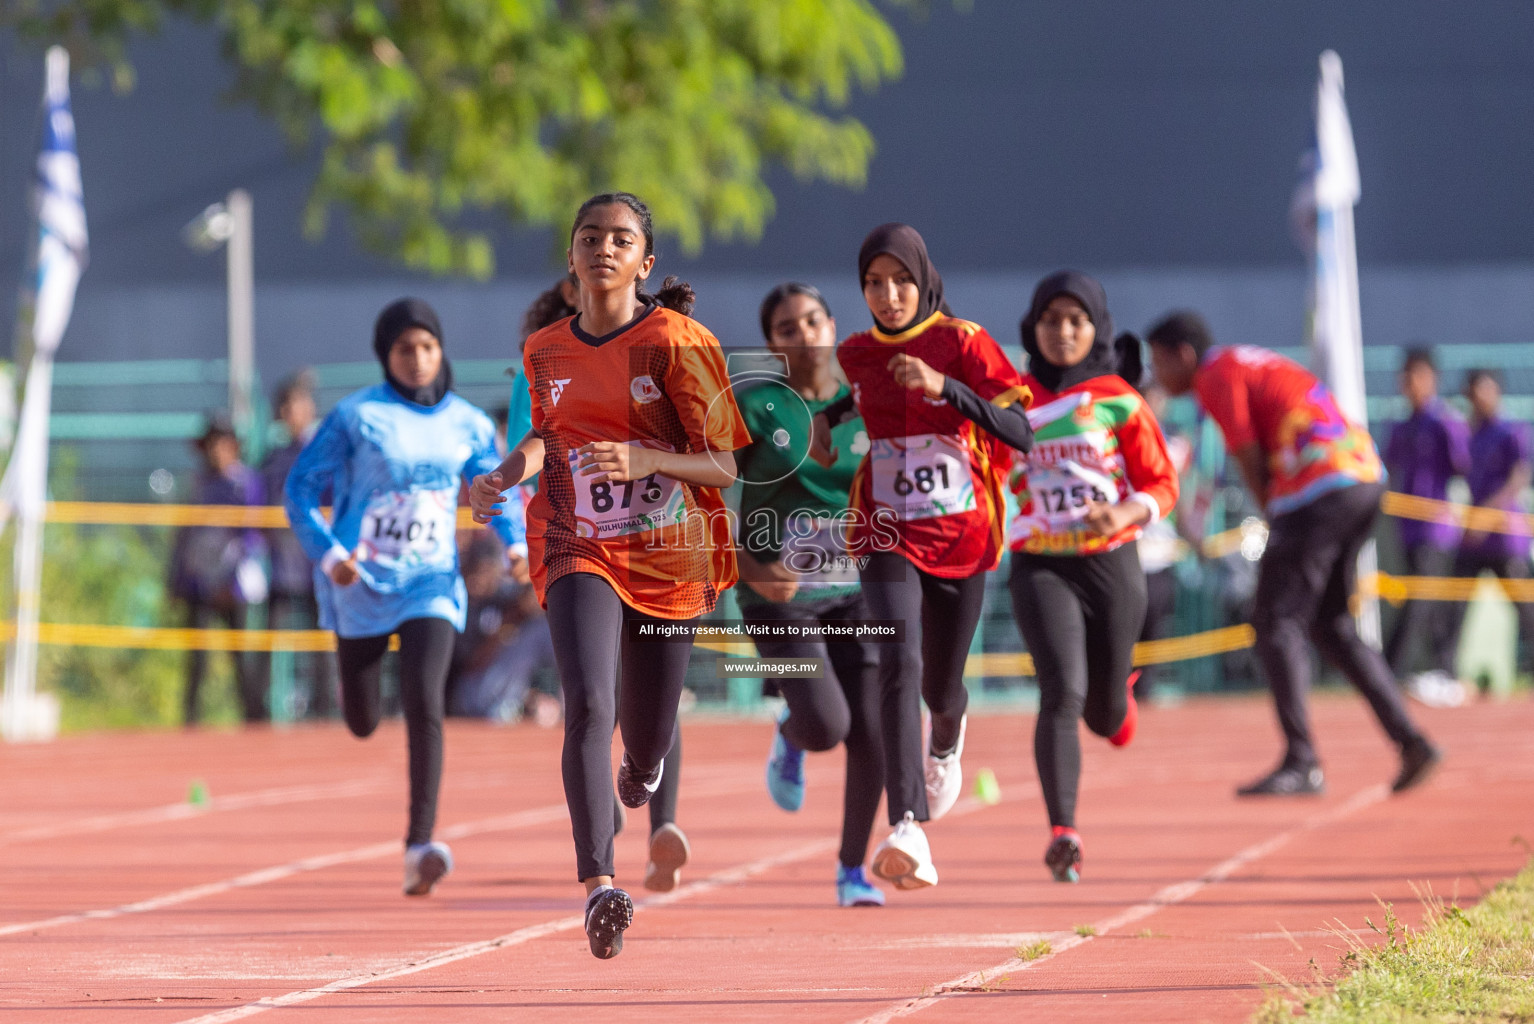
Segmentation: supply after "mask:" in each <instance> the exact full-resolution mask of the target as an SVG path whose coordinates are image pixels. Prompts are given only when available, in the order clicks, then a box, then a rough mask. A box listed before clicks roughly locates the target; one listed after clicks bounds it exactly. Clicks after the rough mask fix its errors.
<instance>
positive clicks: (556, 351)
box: [471, 192, 751, 959]
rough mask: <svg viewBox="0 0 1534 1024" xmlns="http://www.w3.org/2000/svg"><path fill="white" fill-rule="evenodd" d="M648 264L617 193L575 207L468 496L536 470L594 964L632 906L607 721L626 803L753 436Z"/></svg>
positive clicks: (486, 515)
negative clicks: (561, 268) (496, 455)
mask: <svg viewBox="0 0 1534 1024" xmlns="http://www.w3.org/2000/svg"><path fill="white" fill-rule="evenodd" d="M654 264H655V255H654V232H653V230H652V228H651V223H650V211H649V209H648V208H647V207H646V206H645V205H644V203H643V202H641V201H640V200H639V199H638V198H636V197H635V196H632V195H629V194H628V193H624V192H618V193H609V194H605V195H600V196H596V197H594V198H592V199H589V200H587V201H586V203H585V204H584V205H582V207H581V209H580V211H579V212H578V213H577V214H576V218H575V225H574V227H573V228H572V230H571V240H570V250H569V265H570V270H571V272H572V273H574V274H575V275H576V276H577V277H578V278H579V279H580V295H579V311H578V312H577V313H576V315H575V316H573V317H571V318H569V319H568V320H562V321H560V322H559V323H556V324H553V325H551V326H549V327H546V328H544V329H543V330H541V331H538V332H537V333H535V334H533V335H532V336H531V337H530V338H528V339H527V343H526V345H525V347H524V350H523V359H524V363H525V367H526V372H527V378H528V382H529V391H530V392H531V395H532V407H533V433H532V434H530V435H529V436H528V437H527V438H524V439H523V441H522V442H521V443H520V444H518V445H517V448H516V450H515V451H513V452H512V454H511V455H510V456H508V457H507V459H506V460H505V461H504V462H503V463H502V464H501V467H500V469H499V471H498V472H496V473H493V474H489V475H487V476H484V477H480V478H477V479H476V480H475V484H474V487H473V489H472V494H471V500H472V502H473V505H474V510H475V515H476V518H479V519H481V520H482V521H488V520H489V519H490V518H491V517H492V516H494V515H496V514H497V509H496V508H495V504H496V502H497V501H498V500H499V495H500V492H501V490H502V489H503V488H505V487H506V486H509V485H511V484H513V483H517V482H520V481H522V480H526V479H527V478H528V477H530V476H531V475H532V474H533V473H534V472H539V471H540V470H541V476H540V477H539V488H538V496H537V497H536V498H535V499H534V500H533V503H532V505H531V506H530V508H529V509H528V521H529V530H528V533H529V536H528V549H529V557H530V560H531V562H532V569H533V582H534V584H535V586H536V587H537V589H538V595H539V598H540V600H541V601H542V602H543V604H544V607H546V608H547V609H548V615H549V631H550V634H551V635H552V637H553V640H554V653H555V660H556V661H557V663H558V665H559V675H560V684H561V687H562V688H563V690H564V694H565V746H564V756H563V768H564V782H565V800H566V802H567V803H568V805H569V807H570V821H571V829H572V831H573V833H574V836H575V848H576V850H575V852H576V867H577V872H578V876H579V878H580V879H581V881H582V882H583V883H584V884H585V886H586V891H587V901H586V935H587V939H588V941H589V942H590V945H591V951H592V953H593V954H594V955H596V956H598V957H600V958H603V959H606V958H609V957H613V956H616V955H618V953H619V952H620V951H621V950H622V948H623V931H624V929H626V928H627V927H628V926H629V924H630V923H631V921H632V918H633V910H634V907H633V902H632V901H631V900H630V899H629V896H628V894H627V893H626V892H624V891H623V890H621V889H616V888H614V887H613V885H612V881H613V877H612V876H613V816H612V787H613V777H612V766H611V761H610V757H611V749H612V732H613V722H614V720H615V719H616V721H617V723H618V727H619V729H621V730H622V733H623V746H624V755H623V763H622V766H621V767H620V768H619V771H618V779H617V787H618V796H619V799H621V800H622V801H623V803H624V804H626V805H627V806H629V807H641V806H643V805H644V804H645V803H646V802H648V801H649V799H650V796H651V795H652V794H653V793H654V792H655V790H656V788H657V787H658V786H659V784H660V777H661V772H662V769H663V767H664V765H663V758H664V757H665V755H666V752H667V750H668V749H669V748H670V747H671V744H672V740H673V737H674V734H675V731H676V726H677V703H678V701H679V699H680V698H681V694H682V681H683V678H684V676H685V675H686V671H687V660H688V655H689V654H690V653H691V650H692V637H691V635H690V634H684V635H682V636H678V637H669V636H668V634H666V633H665V631H664V629H665V627H666V625H667V621H666V620H691V619H693V618H696V617H697V616H699V615H701V614H703V613H705V612H708V611H711V610H712V609H713V607H714V603H715V601H716V600H717V598H718V595H719V592H720V591H722V590H724V589H726V588H728V587H730V586H733V585H734V583H735V578H736V570H735V551H734V542H733V539H732V536H731V532H730V524H729V522H728V521H727V518H726V516H725V508H724V502H723V501H722V499H721V497H720V494H719V491H720V489H721V488H724V487H728V486H729V485H730V484H732V483H733V482H734V480H735V458H734V455H733V454H732V453H733V452H734V451H735V450H736V449H739V448H742V447H744V446H745V445H747V444H749V443H750V440H751V438H750V435H749V434H748V433H747V431H746V426H745V423H744V422H743V421H742V420H741V417H740V412H739V410H738V409H737V408H736V406H735V399H734V396H733V395H732V394H731V392H730V389H729V378H728V374H727V372H726V369H725V360H724V354H723V353H722V352H721V351H720V349H719V343H718V342H717V341H716V340H715V339H714V337H713V335H711V334H710V333H709V332H708V331H707V330H706V329H704V328H703V326H702V325H700V324H698V323H697V322H695V321H693V320H691V319H689V318H688V317H687V316H686V314H687V313H688V312H690V311H691V309H692V303H693V295H692V289H691V288H689V287H687V285H685V284H678V283H676V282H675V280H674V279H668V280H667V281H666V284H665V286H664V287H663V288H662V289H661V292H660V294H659V296H657V297H653V298H652V297H651V296H648V295H646V294H645V293H644V292H642V291H640V285H641V284H642V282H643V281H644V280H645V279H646V278H647V277H649V275H650V271H651V270H652V268H653V267H654ZM653 636H661V637H664V638H663V639H646V638H647V637H653ZM620 655H621V656H620ZM620 662H621V667H622V688H621V697H620V696H619V691H618V689H617V687H616V686H615V684H616V682H617V680H618V673H619V666H620Z"/></svg>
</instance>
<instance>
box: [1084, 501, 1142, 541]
mask: <svg viewBox="0 0 1534 1024" xmlns="http://www.w3.org/2000/svg"><path fill="white" fill-rule="evenodd" d="M1145 511H1146V508H1145V506H1144V505H1141V504H1140V503H1139V502H1137V501H1131V502H1123V503H1120V504H1117V505H1112V504H1109V503H1108V502H1106V501H1094V502H1092V503H1091V504H1090V505H1089V506H1088V507H1087V514H1086V516H1085V517H1083V518H1082V522H1084V523H1086V524H1087V527H1088V528H1089V529H1091V530H1093V531H1094V532H1096V533H1097V534H1099V535H1100V536H1103V537H1112V536H1113V535H1114V534H1116V533H1118V532H1119V531H1120V530H1123V529H1126V528H1128V527H1131V526H1138V525H1139V524H1140V523H1141V522H1142V521H1143V520H1144V518H1145V516H1144V515H1142V513H1144V512H1145Z"/></svg>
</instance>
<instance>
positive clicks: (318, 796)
mask: <svg viewBox="0 0 1534 1024" xmlns="http://www.w3.org/2000/svg"><path fill="white" fill-rule="evenodd" d="M388 785H390V780H388V779H384V778H382V777H380V778H371V779H353V780H352V781H350V782H341V783H329V784H326V785H302V786H281V787H278V788H276V789H261V790H256V791H254V792H250V793H236V794H234V795H233V796H220V797H213V798H211V799H210V800H208V802H207V803H206V804H202V805H200V806H199V805H197V804H192V803H186V802H182V803H174V804H163V805H161V806H159V807H145V808H142V809H140V810H136V811H115V812H113V813H111V814H97V815H93V816H91V817H89V818H76V819H74V820H72V821H61V822H59V823H57V824H54V825H38V826H36V827H33V828H28V829H21V830H19V831H16V832H0V846H11V845H14V844H17V843H31V842H38V841H40V840H44V839H61V838H63V837H65V836H78V835H87V834H89V833H92V832H106V831H109V830H111V829H114V828H131V827H134V826H137V825H160V824H164V823H165V822H168V821H181V820H183V819H187V818H199V817H202V816H203V815H205V814H213V813H215V812H219V811H241V810H245V809H246V808H250V807H275V806H278V805H280V804H289V803H304V802H306V801H310V800H326V799H330V798H332V797H347V796H362V795H363V794H366V793H371V792H373V791H375V790H379V789H383V788H385V787H386V786H388Z"/></svg>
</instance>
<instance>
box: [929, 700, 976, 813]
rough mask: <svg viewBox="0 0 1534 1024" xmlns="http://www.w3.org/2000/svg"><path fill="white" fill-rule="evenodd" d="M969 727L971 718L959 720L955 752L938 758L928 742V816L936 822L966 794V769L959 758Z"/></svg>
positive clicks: (965, 717)
mask: <svg viewBox="0 0 1534 1024" xmlns="http://www.w3.org/2000/svg"><path fill="white" fill-rule="evenodd" d="M968 726H969V716H968V715H965V716H964V717H963V718H960V719H959V742H958V743H957V744H955V745H954V748H953V750H951V751H950V752H948V753H947V754H945V755H943V756H942V757H938V756H936V755H935V754H933V753H932V742H931V740H928V741H927V815H928V817H929V818H930V819H931V820H932V821H936V820H937V819H939V818H941V817H942V816H943V815H945V814H947V813H948V812H949V811H951V810H953V805H954V804H956V803H958V802H959V794H961V793H962V792H964V769H962V768H961V767H959V758H960V757H961V756H962V755H963V754H964V730H965V729H966V728H968Z"/></svg>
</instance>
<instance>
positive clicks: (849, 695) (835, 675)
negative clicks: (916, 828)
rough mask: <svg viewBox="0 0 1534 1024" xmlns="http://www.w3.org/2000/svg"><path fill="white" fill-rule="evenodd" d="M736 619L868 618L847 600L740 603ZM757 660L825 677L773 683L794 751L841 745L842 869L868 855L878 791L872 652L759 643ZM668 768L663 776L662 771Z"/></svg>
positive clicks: (860, 644)
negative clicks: (822, 667)
mask: <svg viewBox="0 0 1534 1024" xmlns="http://www.w3.org/2000/svg"><path fill="white" fill-rule="evenodd" d="M740 615H741V618H743V619H744V620H745V621H747V622H751V623H770V622H781V621H783V620H785V619H790V620H800V619H814V620H818V621H820V622H823V623H832V622H856V621H859V620H861V619H865V618H867V617H868V612H867V610H866V609H865V607H864V605H863V599H862V598H861V597H860V596H859V595H857V594H853V595H852V596H850V597H844V598H841V599H839V600H838V599H832V600H829V601H801V602H796V603H787V604H779V603H771V604H768V603H764V602H759V601H758V602H750V603H747V602H742V603H741V610H740ZM756 647H757V651H758V653H760V654H761V656H762V657H764V658H796V659H807V658H820V659H822V660H823V661H824V662H825V663H826V664H828V665H829V666H830V668H831V672H830V673H827V674H826V675H824V676H821V677H820V678H819V679H778V680H776V682H777V684H778V689H779V691H780V692H781V693H782V694H783V699H784V700H785V701H786V702H787V703H788V718H786V719H784V721H783V724H782V725H781V727H780V728H782V730H783V736H784V738H786V739H787V740H788V742H790V743H792V744H793V745H794V746H796V747H798V748H799V749H800V750H830V749H831V748H832V747H834V746H836V745H837V744H839V743H844V744H846V746H847V775H846V782H845V783H844V786H843V792H842V846H841V852H840V854H839V856H840V858H841V862H842V863H843V864H844V865H846V866H847V867H857V866H858V865H860V864H862V863H863V860H864V858H865V857H867V856H868V838H869V835H870V834H871V833H872V832H873V827H874V816H875V815H877V814H878V813H879V797H880V795H881V794H882V793H883V792H884V738H883V735H882V734H881V733H880V731H879V675H878V673H879V653H878V650H877V647H876V645H874V644H871V643H867V642H866V641H862V640H832V641H830V642H829V643H828V642H826V641H824V640H799V641H793V640H758V641H757V642H756ZM666 770H667V771H670V770H671V769H670V767H669V766H668V767H667V769H666Z"/></svg>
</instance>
